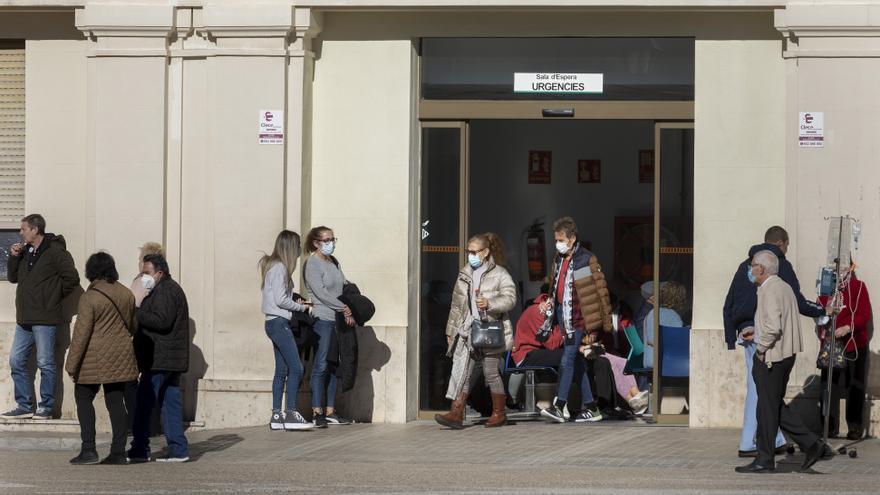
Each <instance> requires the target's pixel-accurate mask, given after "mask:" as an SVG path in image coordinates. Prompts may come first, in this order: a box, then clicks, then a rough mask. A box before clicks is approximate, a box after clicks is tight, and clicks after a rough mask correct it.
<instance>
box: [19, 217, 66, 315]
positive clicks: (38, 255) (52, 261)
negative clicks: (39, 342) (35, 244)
mask: <svg viewBox="0 0 880 495" xmlns="http://www.w3.org/2000/svg"><path fill="white" fill-rule="evenodd" d="M30 249H31V248H30V246H27V247H26V248H25V249H23V250H22V252H21V254H20V255H18V256H10V257H9V262H8V264H7V266H6V276H7V278H8V279H9V281H10V282H12V283H13V284H18V287H16V289H15V320H16V322H17V323H19V324H21V325H58V324H60V323H62V319H63V316H62V314H61V301H62V300H63V299H64V298H65V297H67V295H68V294H70V293H71V292H73V290H74V289H76V287H77V286H78V285H79V274H78V273H77V272H76V267H75V266H74V264H73V257H72V256H70V253H69V252H67V245H66V244H65V242H64V237H62V236H60V235H59V236H56V235H55V234H46V235H45V236H44V237H43V242H41V243H40V248H39V249H37V250H36V251H33V252H31V251H30Z"/></svg>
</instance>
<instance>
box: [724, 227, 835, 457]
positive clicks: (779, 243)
mask: <svg viewBox="0 0 880 495" xmlns="http://www.w3.org/2000/svg"><path fill="white" fill-rule="evenodd" d="M788 244H789V239H788V232H786V231H785V229H783V228H782V227H779V226H773V227H770V228H769V229H767V232H766V233H765V234H764V243H763V244H758V245H755V246H752V248H751V249H749V257H748V258H746V260H745V261H743V262H742V263H740V265H739V267H738V268H737V270H736V273H734V275H733V281H731V283H730V290H728V292H727V299H726V300H725V301H724V340H726V341H727V348H728V349H734V348H735V346H736V344H739V345H741V346H742V347H743V349H744V350H745V355H746V380H747V382H746V383H747V389H746V401H745V404H744V406H745V407H744V411H743V429H742V435H741V437H740V444H739V456H740V457H754V456H756V455H757V447H756V445H755V434H756V433H757V428H758V420H757V405H758V395H757V389H756V388H755V380H754V378H752V360H753V358H754V355H755V348H756V346H755V337H756V336H755V321H754V320H755V310H756V309H757V307H758V290H757V287H756V286H755V284H754V283H753V282H752V281H751V280H750V279H749V275H750V274H751V267H750V264H751V260H752V256H754V255H755V253H757V252H759V251H763V250H768V251H771V252H772V253H773V254H775V255H776V257H777V258H779V278H781V279H782V280H784V281H785V282H786V283H788V285H790V286H791V288H792V290H793V291H794V295H795V297H796V298H797V302H798V310H799V311H800V313H801V314H802V315H804V316H809V317H812V318H822V317H824V315H825V310H824V309H823V308H822V306H821V305H819V304H817V303H815V302H812V301H809V300H807V299H806V298H805V297H804V296H803V294H801V285H800V283H799V282H798V279H797V275H795V273H794V268H793V267H792V266H791V263H790V262H789V261H788V260H787V259H785V254H786V253H787V252H788ZM785 445H786V442H785V437H784V436H782V432H781V431H779V432H777V434H776V448H777V452H781V451H783V450H784V449H785Z"/></svg>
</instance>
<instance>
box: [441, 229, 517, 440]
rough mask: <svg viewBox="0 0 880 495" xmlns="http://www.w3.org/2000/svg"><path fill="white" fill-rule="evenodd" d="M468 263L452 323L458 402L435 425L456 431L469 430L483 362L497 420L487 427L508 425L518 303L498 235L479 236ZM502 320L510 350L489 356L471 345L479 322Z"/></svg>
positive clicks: (452, 387)
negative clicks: (505, 368)
mask: <svg viewBox="0 0 880 495" xmlns="http://www.w3.org/2000/svg"><path fill="white" fill-rule="evenodd" d="M467 252H468V263H467V264H466V265H464V266H463V267H462V268H461V270H459V272H458V281H457V282H456V284H455V289H454V290H453V292H452V308H451V309H450V311H449V320H447V323H446V339H447V341H448V343H449V350H448V352H447V355H449V356H452V375H451V376H450V378H449V389H448V390H447V392H446V397H447V398H449V399H453V402H452V408H451V409H450V410H449V412H448V413H446V414H437V415H435V416H434V420H435V421H437V422H438V423H440V424H441V425H444V426H448V427H449V428H452V429H456V430H458V429H461V428H464V424H463V422H464V406H465V402H466V401H467V398H468V395H469V394H470V389H471V385H472V384H471V383H470V379H471V371H472V370H473V368H474V364H475V361H477V360H481V361H482V362H483V376H484V378H485V380H486V386H487V387H489V391H490V392H491V395H492V415H491V416H490V417H489V420H488V421H487V422H486V426H487V427H494V426H501V425H503V424H504V423H506V422H507V416H506V415H505V412H504V403H505V399H506V398H507V393H506V392H505V390H504V382H503V381H502V380H501V374H500V366H501V362H500V360H501V358H502V356H503V355H504V353H505V352H507V351H508V350H509V349H510V348H511V347H513V324H512V323H511V322H510V316H509V315H508V311H510V310H511V309H513V306H514V305H515V304H516V286H515V285H514V283H513V279H512V278H511V277H510V274H509V273H508V272H507V270H506V269H505V268H504V265H505V264H506V263H505V260H506V258H505V255H504V247H503V245H502V243H501V240H500V239H499V238H498V236H497V235H495V234H493V233H491V232H488V233H485V234H478V235H475V236H473V237H471V239H470V240H469V241H468V244H467ZM480 320H483V321H490V322H491V321H500V322H502V325H503V327H504V347H503V348H500V349H498V350H493V351H486V350H478V349H474V348H473V346H472V345H471V339H470V337H471V329H472V328H473V327H472V325H473V323H474V322H475V321H480Z"/></svg>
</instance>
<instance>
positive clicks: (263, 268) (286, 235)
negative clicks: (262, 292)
mask: <svg viewBox="0 0 880 495" xmlns="http://www.w3.org/2000/svg"><path fill="white" fill-rule="evenodd" d="M301 253H302V248H301V247H300V240H299V234H297V233H296V232H294V231H292V230H282V231H281V232H279V233H278V237H276V238H275V249H274V250H273V251H272V254H265V255H263V257H262V258H260V262H259V265H260V276H261V278H262V282H261V283H260V288H263V287H264V286H265V285H266V272H268V271H269V269H270V268H272V266H273V265H274V264H275V263H281V264H282V265H284V273H285V274H286V275H287V277H286V278H285V279H284V286H285V287H286V288H287V292H288V293H291V292H293V271H294V270H296V262H297V260H298V259H299V255H300V254H301Z"/></svg>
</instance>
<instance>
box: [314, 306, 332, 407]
mask: <svg viewBox="0 0 880 495" xmlns="http://www.w3.org/2000/svg"><path fill="white" fill-rule="evenodd" d="M335 327H336V322H334V321H328V320H321V319H317V320H315V326H314V330H315V334H317V336H318V350H317V351H315V358H314V359H315V364H314V365H313V366H312V379H311V380H310V381H309V386H310V387H311V389H312V408H314V409H320V408H322V407H324V406H325V404H324V402H325V401H324V397H325V393H326V397H327V400H326V407H333V402H334V401H335V400H336V373H334V372H333V370H331V369H330V367H329V366H328V365H327V356H328V354H330V339H331V338H332V337H333V329H334V328H335Z"/></svg>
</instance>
